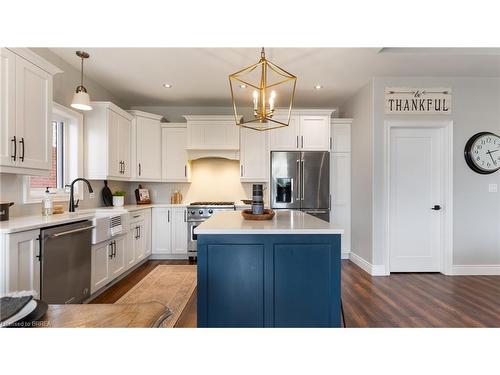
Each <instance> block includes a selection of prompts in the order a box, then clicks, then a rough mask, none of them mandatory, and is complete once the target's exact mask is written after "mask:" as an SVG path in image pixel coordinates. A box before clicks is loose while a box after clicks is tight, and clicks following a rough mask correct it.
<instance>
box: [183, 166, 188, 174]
mask: <svg viewBox="0 0 500 375" xmlns="http://www.w3.org/2000/svg"><path fill="white" fill-rule="evenodd" d="M187 175H188V174H187V165H184V177H187Z"/></svg>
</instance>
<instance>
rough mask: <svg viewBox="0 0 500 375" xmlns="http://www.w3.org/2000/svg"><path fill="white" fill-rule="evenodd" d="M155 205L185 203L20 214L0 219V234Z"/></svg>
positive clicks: (144, 208)
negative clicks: (52, 213)
mask: <svg viewBox="0 0 500 375" xmlns="http://www.w3.org/2000/svg"><path fill="white" fill-rule="evenodd" d="M155 207H172V208H173V207H186V204H166V203H165V204H162V203H154V204H143V205H136V204H129V205H125V206H122V207H97V208H93V209H86V210H77V212H72V213H69V212H65V213H63V214H57V215H50V216H42V214H40V215H35V216H21V217H13V218H11V219H10V220H7V221H0V234H7V233H16V232H23V231H26V230H32V229H41V228H46V227H51V226H53V225H61V224H68V223H74V222H76V221H81V220H91V219H93V218H94V217H95V216H101V215H102V214H103V213H108V212H109V214H110V215H113V214H115V213H116V214H121V213H124V212H134V211H139V210H147V209H151V208H155Z"/></svg>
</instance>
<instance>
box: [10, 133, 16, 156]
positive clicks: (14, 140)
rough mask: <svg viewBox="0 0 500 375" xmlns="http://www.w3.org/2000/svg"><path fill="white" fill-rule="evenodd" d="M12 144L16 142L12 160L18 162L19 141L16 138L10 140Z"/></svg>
mask: <svg viewBox="0 0 500 375" xmlns="http://www.w3.org/2000/svg"><path fill="white" fill-rule="evenodd" d="M10 141H11V142H14V155H11V158H12V160H14V161H16V158H17V139H16V136H14V138H12V139H11V140H10Z"/></svg>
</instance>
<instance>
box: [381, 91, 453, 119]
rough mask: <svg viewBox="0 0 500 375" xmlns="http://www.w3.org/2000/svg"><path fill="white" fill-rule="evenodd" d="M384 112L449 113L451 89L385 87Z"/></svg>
mask: <svg viewBox="0 0 500 375" xmlns="http://www.w3.org/2000/svg"><path fill="white" fill-rule="evenodd" d="M385 113H409V114H417V113H428V114H450V113H451V89H446V88H444V89H443V88H434V89H420V88H404V87H386V89H385Z"/></svg>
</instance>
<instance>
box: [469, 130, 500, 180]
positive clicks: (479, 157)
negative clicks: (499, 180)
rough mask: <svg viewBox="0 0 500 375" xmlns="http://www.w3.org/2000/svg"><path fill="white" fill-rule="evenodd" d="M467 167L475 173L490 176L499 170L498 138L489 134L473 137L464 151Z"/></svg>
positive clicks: (482, 133) (499, 147)
mask: <svg viewBox="0 0 500 375" xmlns="http://www.w3.org/2000/svg"><path fill="white" fill-rule="evenodd" d="M464 156H465V161H466V162H467V165H468V166H469V167H470V168H471V169H472V170H473V171H474V172H477V173H481V174H490V173H493V172H496V171H498V170H499V169H500V137H499V136H498V135H496V134H493V133H490V132H481V133H477V134H475V135H473V136H472V137H470V139H469V140H468V141H467V144H466V145H465V149H464Z"/></svg>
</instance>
